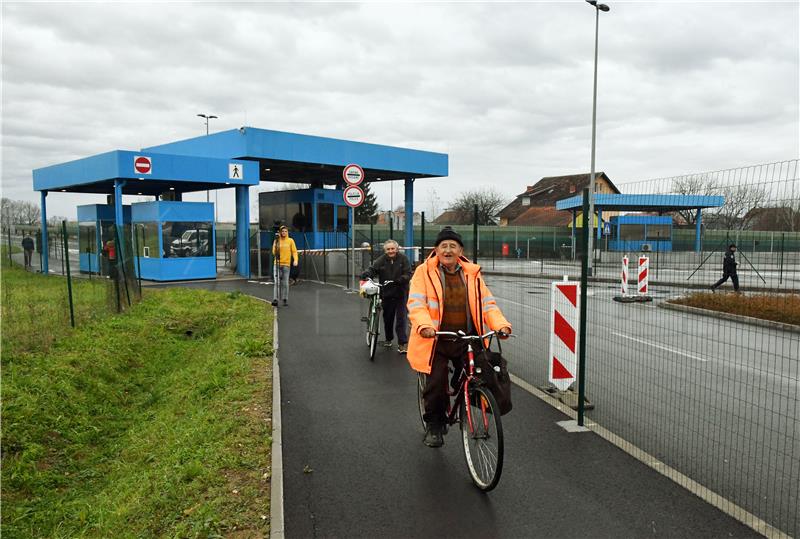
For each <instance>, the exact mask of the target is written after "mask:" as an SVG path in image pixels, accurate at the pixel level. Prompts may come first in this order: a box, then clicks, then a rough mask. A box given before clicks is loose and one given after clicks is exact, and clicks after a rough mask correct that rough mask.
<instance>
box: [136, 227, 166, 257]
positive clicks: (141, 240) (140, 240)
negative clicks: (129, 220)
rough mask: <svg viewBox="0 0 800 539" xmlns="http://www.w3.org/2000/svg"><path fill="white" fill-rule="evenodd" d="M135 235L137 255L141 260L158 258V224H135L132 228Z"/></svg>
mask: <svg viewBox="0 0 800 539" xmlns="http://www.w3.org/2000/svg"><path fill="white" fill-rule="evenodd" d="M134 233H135V234H136V241H135V242H134V245H136V249H137V255H138V256H141V257H143V258H160V257H161V253H160V252H159V251H158V223H155V222H151V223H136V226H135V227H134Z"/></svg>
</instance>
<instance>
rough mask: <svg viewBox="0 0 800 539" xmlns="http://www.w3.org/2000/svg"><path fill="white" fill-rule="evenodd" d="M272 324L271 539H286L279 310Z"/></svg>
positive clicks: (275, 309) (275, 311) (273, 309)
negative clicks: (279, 362) (279, 363)
mask: <svg viewBox="0 0 800 539" xmlns="http://www.w3.org/2000/svg"><path fill="white" fill-rule="evenodd" d="M272 311H273V313H274V319H273V320H274V322H273V324H272V343H273V344H272V350H273V351H272V473H271V475H270V485H271V491H270V497H269V498H270V504H269V505H270V511H269V517H270V521H269V522H270V524H269V536H270V539H283V538H284V529H283V527H284V524H283V437H282V436H281V428H282V426H281V371H280V366H279V365H278V308H277V307H273V308H272Z"/></svg>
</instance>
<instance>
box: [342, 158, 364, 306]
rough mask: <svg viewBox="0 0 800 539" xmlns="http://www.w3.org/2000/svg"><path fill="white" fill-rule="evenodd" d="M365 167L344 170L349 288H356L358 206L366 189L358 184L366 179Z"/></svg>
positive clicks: (345, 168) (343, 196) (352, 167)
mask: <svg viewBox="0 0 800 539" xmlns="http://www.w3.org/2000/svg"><path fill="white" fill-rule="evenodd" d="M364 177H365V175H364V169H363V168H361V167H360V166H359V165H356V164H350V165H347V166H346V167H344V169H343V170H342V179H343V180H344V181H345V183H346V184H347V187H346V188H345V190H344V191H343V192H342V198H344V203H345V204H347V205H348V206H350V216H349V217H350V252H351V253H352V255H351V256H350V283H349V288H350V289H351V290H353V289H355V277H356V208H357V207H359V206H361V205H362V204H363V203H364V199H365V198H366V197H365V195H364V191H362V190H361V188H360V187H358V184H360V183H361V182H363V181H364Z"/></svg>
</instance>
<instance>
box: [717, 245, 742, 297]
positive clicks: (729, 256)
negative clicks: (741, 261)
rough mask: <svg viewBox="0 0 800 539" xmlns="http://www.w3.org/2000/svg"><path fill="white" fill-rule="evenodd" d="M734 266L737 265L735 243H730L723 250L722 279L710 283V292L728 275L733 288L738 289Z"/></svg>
mask: <svg viewBox="0 0 800 539" xmlns="http://www.w3.org/2000/svg"><path fill="white" fill-rule="evenodd" d="M736 266H738V264H737V263H736V245H735V244H733V243H731V244H730V245H729V246H728V250H727V251H725V258H723V259H722V279H720V280H719V281H717V282H716V283H714V284H713V285H711V291H712V292H714V291H715V290H716V289H717V288H719V287H720V286H721V285H722V283H724V282H725V281H727V280H728V277H730V279H731V282H732V283H733V289H734V290H735V291H737V292H738V291H739V276H738V275H737V274H736Z"/></svg>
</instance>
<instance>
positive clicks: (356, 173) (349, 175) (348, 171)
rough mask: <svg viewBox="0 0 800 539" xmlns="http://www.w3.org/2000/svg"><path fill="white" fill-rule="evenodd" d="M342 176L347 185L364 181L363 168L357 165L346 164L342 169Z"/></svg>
mask: <svg viewBox="0 0 800 539" xmlns="http://www.w3.org/2000/svg"><path fill="white" fill-rule="evenodd" d="M342 178H344V181H346V182H347V183H348V184H349V185H358V184H359V183H361V182H362V181H364V169H363V168H361V167H360V166H358V165H347V166H346V167H344V170H342Z"/></svg>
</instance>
